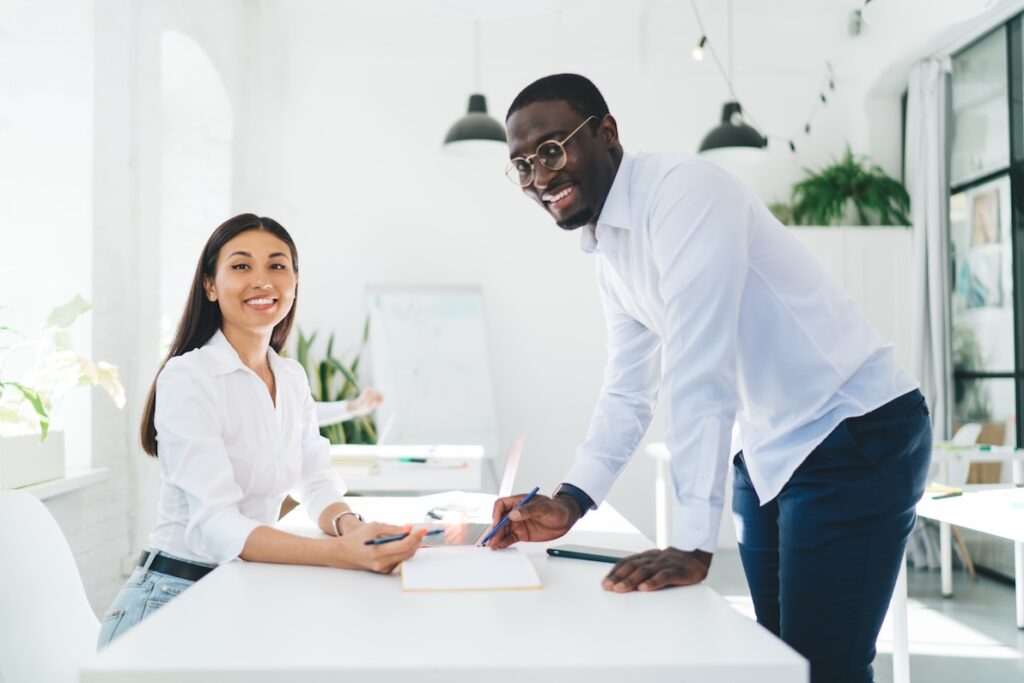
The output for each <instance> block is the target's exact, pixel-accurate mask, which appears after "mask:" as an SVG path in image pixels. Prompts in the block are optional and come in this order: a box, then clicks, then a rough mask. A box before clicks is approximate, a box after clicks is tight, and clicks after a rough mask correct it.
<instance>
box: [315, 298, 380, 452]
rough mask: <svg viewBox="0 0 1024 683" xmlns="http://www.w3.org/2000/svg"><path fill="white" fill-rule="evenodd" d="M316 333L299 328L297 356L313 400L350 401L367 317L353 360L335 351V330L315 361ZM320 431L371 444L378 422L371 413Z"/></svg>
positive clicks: (356, 382)
mask: <svg viewBox="0 0 1024 683" xmlns="http://www.w3.org/2000/svg"><path fill="white" fill-rule="evenodd" d="M316 335H317V333H316V332H314V333H313V334H311V335H309V336H308V337H307V336H306V335H304V334H303V333H302V329H299V331H298V343H297V345H296V354H295V355H296V360H298V361H299V363H300V364H302V367H303V368H305V370H306V376H307V377H308V378H309V385H310V389H311V390H312V393H313V400H314V401H317V402H320V403H329V402H332V401H349V400H352V399H354V398H356V397H357V396H359V392H360V386H359V361H360V359H361V358H362V355H363V350H364V349H365V348H366V341H367V339H369V337H370V319H369V318H367V319H366V323H365V324H364V325H363V337H362V341H361V342H360V343H359V348H358V349H356V353H355V355H354V356H353V358H352V360H351V361H350V362H349V363H348V364H346V363H344V362H342V361H341V360H340V359H338V358H337V357H336V356H335V355H334V334H331V336H330V337H329V338H328V340H327V351H326V353H325V354H324V358H323V360H320V361H314V360H312V358H311V357H310V350H311V348H312V346H313V342H314V341H316ZM320 433H321V434H322V435H323V436H325V437H327V438H328V439H329V440H330V442H331V443H338V444H340V443H349V444H374V443H377V426H376V424H375V423H374V419H373V417H372V416H371V415H366V416H363V417H356V418H353V419H351V420H346V421H345V422H339V423H337V424H332V425H327V426H325V427H321V428H320Z"/></svg>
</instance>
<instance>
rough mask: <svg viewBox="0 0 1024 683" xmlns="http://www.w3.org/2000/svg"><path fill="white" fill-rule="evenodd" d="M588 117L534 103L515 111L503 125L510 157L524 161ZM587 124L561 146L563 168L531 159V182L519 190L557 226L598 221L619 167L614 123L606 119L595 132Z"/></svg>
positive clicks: (558, 105)
mask: <svg viewBox="0 0 1024 683" xmlns="http://www.w3.org/2000/svg"><path fill="white" fill-rule="evenodd" d="M586 118H587V117H586V116H581V115H580V114H578V113H577V112H575V111H573V109H572V107H570V106H569V105H568V104H567V103H566V102H564V101H561V100H554V101H550V102H534V103H533V104H528V105H526V106H525V107H523V108H522V109H519V110H517V111H516V112H515V113H513V114H512V116H510V117H509V119H508V121H507V122H506V124H507V128H508V146H509V158H510V159H514V158H517V157H522V158H526V157H529V156H531V155H533V154H534V153H535V152H536V151H537V147H538V146H539V145H540V144H541V143H542V142H546V141H548V140H557V141H562V140H564V139H565V137H566V136H567V135H569V134H570V133H572V132H573V130H575V129H576V128H577V127H578V126H579V125H580V124H581V123H582V122H583V121H584V120H585V119H586ZM592 125H593V124H592V123H591V124H588V125H586V126H584V127H583V128H582V129H580V130H579V131H578V132H577V133H576V134H575V135H573V136H572V137H571V138H570V139H569V140H568V142H565V143H564V147H565V153H566V161H565V166H563V167H562V168H561V169H559V170H557V171H552V170H551V169H549V168H546V167H545V166H544V165H543V164H541V163H540V162H539V161H538V159H537V157H533V159H532V161H533V169H534V170H533V179H532V181H531V182H530V183H529V184H528V185H526V186H525V187H523V192H525V193H526V194H527V195H528V196H529V197H531V198H532V199H533V200H534V201H535V202H537V203H538V204H540V205H541V206H542V207H544V210H545V211H547V212H548V213H549V214H551V217H552V218H554V219H555V223H556V224H558V227H560V228H563V229H565V230H574V229H576V228H578V227H580V226H583V225H587V224H588V223H592V222H593V221H595V220H596V219H597V216H598V215H599V214H600V212H601V207H602V206H604V200H605V197H607V196H608V190H609V189H611V185H612V181H613V180H614V179H615V171H616V169H617V167H618V164H617V162H616V159H615V156H614V154H613V150H614V149H615V148H617V146H618V138H617V135H616V134H615V122H614V120H613V119H612V118H611V117H610V116H606V117H605V119H604V120H603V121H601V123H600V127H599V128H598V130H597V132H596V133H595V132H594V130H593V128H592Z"/></svg>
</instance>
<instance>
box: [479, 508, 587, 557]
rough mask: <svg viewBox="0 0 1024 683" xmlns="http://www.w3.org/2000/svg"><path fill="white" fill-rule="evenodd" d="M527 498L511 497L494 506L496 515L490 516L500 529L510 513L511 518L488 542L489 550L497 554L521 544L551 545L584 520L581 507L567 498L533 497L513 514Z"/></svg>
mask: <svg viewBox="0 0 1024 683" xmlns="http://www.w3.org/2000/svg"><path fill="white" fill-rule="evenodd" d="M524 497H525V496H524V495H517V496H508V497H506V498H499V499H498V500H496V501H495V502H494V511H493V512H492V514H491V517H492V519H493V524H495V525H497V524H498V522H500V521H501V518H502V517H504V516H505V514H506V513H509V518H508V523H507V524H506V525H505V526H504V527H502V529H501V530H500V531H499V532H498V533H497V534H495V535H494V537H493V538H492V539H491V540H490V541H488V542H487V547H488V548H492V549H494V550H498V549H500V548H507V547H508V546H510V545H512V544H513V543H517V542H518V541H550V540H552V539H554V538H559V537H561V536H564V535H565V532H567V531H568V530H569V529H571V528H572V525H573V524H575V523H576V520H578V519H579V518H580V517H582V516H583V515H582V514H581V513H580V510H579V506H578V505H576V503H575V502H573V501H572V500H567V499H566V497H565V496H558V497H557V498H548V497H547V496H540V495H538V496H534V498H533V500H531V501H530V502H529V503H527V504H526V505H524V506H523V507H521V508H519V509H518V510H513V509H512V508H514V507H515V506H516V503H518V502H519V501H520V500H522V499H523V498H524ZM509 511H511V512H509Z"/></svg>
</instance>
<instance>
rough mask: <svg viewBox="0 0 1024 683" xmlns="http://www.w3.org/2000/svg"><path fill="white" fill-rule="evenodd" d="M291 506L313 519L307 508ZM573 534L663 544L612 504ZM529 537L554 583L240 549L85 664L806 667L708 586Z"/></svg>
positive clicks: (337, 675) (373, 505)
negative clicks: (460, 576)
mask: <svg viewBox="0 0 1024 683" xmlns="http://www.w3.org/2000/svg"><path fill="white" fill-rule="evenodd" d="M432 498H433V497H432ZM350 503H351V504H352V505H353V506H354V507H355V508H356V509H357V510H361V511H365V512H367V513H370V514H371V515H374V516H375V517H376V518H378V519H384V518H386V517H387V515H385V516H384V517H380V516H377V515H376V514H375V512H376V511H377V510H385V509H387V508H388V507H390V506H394V505H403V504H408V501H406V502H405V503H402V502H399V501H397V500H396V499H391V500H390V501H389V500H387V499H380V498H377V499H372V498H359V499H352V500H351V501H350ZM435 503H436V501H428V502H427V503H425V504H424V505H425V506H426V507H427V508H429V507H432V506H433V504H435ZM381 506H383V507H381ZM282 521H283V522H284V526H285V528H289V529H292V528H300V527H301V528H302V529H304V531H303V533H314V532H313V531H312V526H311V525H310V524H309V523H308V522H305V521H300V520H299V519H298V518H297V517H296V515H295V513H292V514H291V515H289V516H288V517H287V518H285V520H282ZM563 541H564V542H575V543H585V544H591V545H604V546H608V547H620V548H624V549H635V550H641V549H644V548H648V547H650V546H651V543H650V541H648V540H647V539H646V538H644V537H643V536H642V535H641V534H640V533H639V532H638V531H637V530H636V529H635V528H634V527H633V526H632V525H630V524H629V523H628V522H627V521H626V520H625V519H624V518H623V517H622V516H621V515H619V514H618V513H617V512H615V511H614V510H613V509H611V508H610V507H608V506H603V507H602V508H601V509H600V510H598V511H596V512H594V513H592V514H590V515H587V517H586V518H585V519H584V520H583V521H582V522H581V524H580V526H579V528H577V529H575V530H573V532H572V533H571V534H570V535H569V536H568V537H567V538H566V539H563ZM524 549H525V550H526V552H527V553H528V554H529V555H530V557H531V559H532V560H533V562H534V564H535V566H536V567H537V572H538V574H539V575H540V577H541V581H542V582H543V585H544V587H543V589H541V590H538V591H497V592H465V593H459V592H455V593H403V592H402V591H401V589H400V586H399V580H398V578H397V577H396V576H379V575H374V574H369V573H365V572H355V571H344V570H334V569H326V568H319V567H289V566H282V565H268V564H257V563H251V564H250V563H244V562H233V563H229V564H227V565H224V566H222V567H220V568H218V569H217V570H215V571H214V572H213V573H211V574H210V575H209V576H208V577H206V578H204V579H203V580H202V581H200V582H199V583H197V584H196V585H195V586H194V587H192V588H191V589H189V590H188V591H186V592H185V593H184V594H182V595H181V596H180V597H179V598H177V599H175V600H174V601H173V602H171V603H170V604H169V605H168V606H167V607H165V608H163V609H162V610H160V611H159V612H157V613H156V614H154V615H153V616H152V617H151V618H149V619H147V620H146V621H144V622H143V623H142V624H140V625H139V626H138V627H137V628H135V629H134V630H132V631H129V632H128V633H126V634H125V635H124V636H122V637H121V638H119V639H118V640H116V641H114V643H112V644H111V645H110V646H109V647H108V648H106V649H105V650H104V651H103V652H101V653H100V654H99V655H97V657H96V658H95V659H93V660H92V661H91V662H90V663H89V664H87V665H86V667H85V668H84V669H83V672H82V678H81V680H82V682H83V683H110V682H112V681H123V682H127V681H132V682H139V683H155V682H170V681H180V680H183V679H187V680H189V681H218V682H220V681H242V680H244V681H256V682H260V681H275V682H276V681H289V682H291V681H302V682H313V681H316V682H320V681H332V682H333V681H359V682H360V683H363V682H374V681H403V682H409V681H417V682H419V681H428V682H429V681H444V682H446V683H447V682H451V681H456V682H457V681H472V682H474V683H478V682H479V681H488V683H491V682H494V683H500V682H502V681H516V682H517V683H521V681H523V680H532V681H548V680H554V679H557V680H559V681H567V682H571V681H578V682H580V683H583V682H586V683H600V682H602V681H622V680H632V681H673V682H678V681H701V682H702V683H717V682H721V683H733V682H734V681H745V680H757V681H758V682H759V683H796V682H798V681H807V676H808V672H807V663H806V662H805V661H804V660H803V659H802V658H801V657H800V656H799V655H797V654H796V653H795V652H794V651H792V650H791V649H790V648H789V647H787V646H786V645H785V644H783V643H782V642H781V641H779V640H778V639H776V638H775V637H774V636H772V635H771V634H769V633H768V632H767V631H765V630H764V629H762V628H761V627H760V626H758V625H757V624H756V623H754V622H753V621H750V620H749V619H747V618H746V617H743V616H741V615H740V614H739V613H738V612H736V611H735V610H733V609H732V608H731V607H729V606H728V605H727V604H726V603H725V601H724V600H722V598H721V597H720V596H719V595H717V594H716V593H715V592H714V591H713V590H711V589H710V588H708V587H706V586H692V587H688V588H674V589H670V590H667V591H660V592H654V593H630V594H624V595H619V594H615V593H608V592H605V591H603V590H602V589H601V586H600V581H601V578H602V577H603V576H604V575H605V573H606V572H607V571H608V569H609V567H610V565H606V564H600V563H594V562H585V561H580V560H567V559H559V558H551V557H548V556H547V555H545V554H544V550H543V546H542V545H539V544H537V545H526V546H524ZM423 552H430V551H429V549H428V550H425V551H423Z"/></svg>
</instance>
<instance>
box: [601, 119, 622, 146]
mask: <svg viewBox="0 0 1024 683" xmlns="http://www.w3.org/2000/svg"><path fill="white" fill-rule="evenodd" d="M597 137H598V139H600V140H601V144H603V145H604V146H605V147H615V146H617V145H618V144H619V124H618V123H616V122H615V117H614V116H612V115H611V114H605V115H604V118H602V119H601V123H600V124H599V125H598V127H597Z"/></svg>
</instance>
